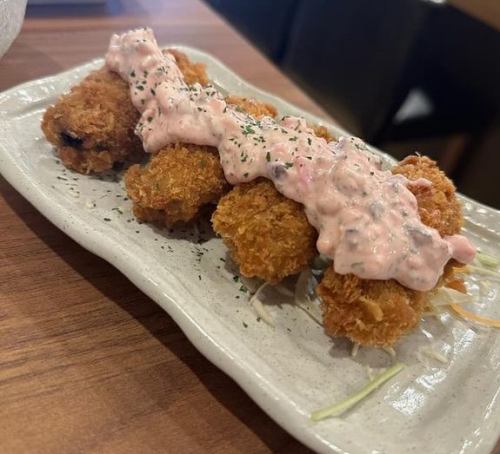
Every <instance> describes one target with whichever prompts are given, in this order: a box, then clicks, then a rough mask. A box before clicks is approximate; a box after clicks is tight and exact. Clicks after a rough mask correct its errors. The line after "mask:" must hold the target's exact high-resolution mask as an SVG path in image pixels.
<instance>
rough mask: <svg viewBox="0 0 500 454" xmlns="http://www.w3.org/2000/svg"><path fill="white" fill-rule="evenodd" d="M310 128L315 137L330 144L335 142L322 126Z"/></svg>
mask: <svg viewBox="0 0 500 454" xmlns="http://www.w3.org/2000/svg"><path fill="white" fill-rule="evenodd" d="M310 128H311V129H312V130H313V132H314V135H315V136H317V137H323V139H325V140H326V141H327V142H332V141H334V140H337V139H336V138H335V137H334V136H332V135H331V134H330V131H328V129H326V127H325V126H323V125H312V126H310Z"/></svg>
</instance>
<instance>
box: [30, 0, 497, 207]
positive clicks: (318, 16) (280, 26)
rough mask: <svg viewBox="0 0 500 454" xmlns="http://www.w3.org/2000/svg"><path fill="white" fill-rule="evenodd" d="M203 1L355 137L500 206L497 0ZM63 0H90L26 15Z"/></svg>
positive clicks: (40, 0)
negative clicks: (431, 165)
mask: <svg viewBox="0 0 500 454" xmlns="http://www.w3.org/2000/svg"><path fill="white" fill-rule="evenodd" d="M158 1H159V2H161V1H164V2H168V1H169V0H158ZM204 1H205V3H207V4H208V5H209V6H210V7H211V8H213V9H214V10H215V11H216V12H218V13H219V14H220V15H221V16H223V17H224V18H225V19H226V20H227V21H228V22H229V23H230V24H232V25H233V26H234V27H235V28H236V29H237V30H238V31H239V32H240V33H241V34H243V35H244V36H245V37H246V38H247V39H248V40H249V41H250V42H252V43H253V44H254V45H255V46H256V47H257V48H258V49H260V50H261V52H263V53H264V54H265V55H266V56H267V57H268V58H269V59H270V60H272V61H273V62H274V63H275V64H276V65H277V66H278V67H279V68H280V69H281V70H282V71H283V72H284V73H286V74H287V75H288V76H289V77H291V78H292V79H293V80H294V81H295V82H296V83H297V84H298V85H299V86H300V87H301V88H302V89H303V90H304V91H306V92H307V93H308V94H309V95H310V96H311V97H312V98H313V99H315V100H316V101H317V102H318V103H319V104H320V105H321V106H322V107H323V108H324V110H325V111H327V112H328V113H329V114H330V115H331V116H332V117H333V118H334V119H335V120H336V121H337V122H338V123H340V124H341V125H342V126H344V127H345V128H346V129H348V130H349V131H351V132H352V134H355V135H358V136H360V137H362V138H363V139H365V140H366V141H368V142H370V143H371V144H373V145H375V146H377V147H379V148H381V149H383V150H385V151H387V152H389V153H390V154H392V155H394V156H395V157H396V158H398V159H401V158H403V157H404V156H406V155H408V154H411V153H415V152H420V153H422V154H426V155H429V156H431V157H432V158H434V159H436V160H437V161H439V163H440V165H441V166H442V168H443V169H444V170H445V171H446V172H447V173H448V174H449V175H450V176H451V177H452V178H453V179H454V181H455V183H456V185H457V186H458V188H459V190H460V191H461V192H463V193H465V194H466V195H468V196H470V197H473V198H475V199H477V200H479V201H481V202H483V203H486V204H489V205H491V206H494V207H496V208H500V190H499V189H497V187H496V179H497V178H499V180H500V177H499V176H498V171H499V170H500V0H448V1H447V0H433V1H431V0H204ZM117 2H118V3H119V0H108V2H106V1H105V0H87V3H94V6H91V5H90V6H89V7H95V4H96V3H98V4H100V6H99V8H102V10H103V11H105V10H106V9H107V10H109V11H110V12H111V11H112V10H113V8H115V7H116V5H117ZM48 3H50V4H52V6H47V4H48ZM63 3H64V4H68V3H75V4H80V6H79V7H80V8H81V7H82V6H81V5H82V3H85V0H80V1H78V0H65V1H63V0H29V2H28V10H27V14H28V16H29V15H42V16H43V15H45V14H47V15H50V11H51V10H53V8H59V7H58V6H56V5H57V4H63ZM40 4H44V5H42V6H40ZM75 6H76V5H75ZM64 8H66V9H67V11H69V9H68V8H71V6H65V7H64ZM69 14H72V13H69Z"/></svg>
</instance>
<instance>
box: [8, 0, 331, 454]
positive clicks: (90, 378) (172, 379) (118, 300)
mask: <svg viewBox="0 0 500 454" xmlns="http://www.w3.org/2000/svg"><path fill="white" fill-rule="evenodd" d="M53 14H54V10H53V9H52V8H51V9H50V10H48V9H46V8H41V7H39V8H37V9H35V10H31V11H30V14H29V15H28V18H27V19H26V22H25V24H24V27H23V29H22V32H21V34H20V36H19V38H18V39H17V41H16V42H15V43H14V45H13V46H12V48H11V49H10V51H9V52H8V53H7V54H6V55H5V57H4V58H3V59H2V60H1V62H0V90H4V89H6V88H9V87H11V86H13V85H15V84H18V83H21V82H24V81H26V80H29V79H34V78H38V77H41V76H45V75H48V74H51V73H57V72H59V71H61V70H64V69H67V68H69V67H71V66H73V65H77V64H79V63H82V62H85V61H86V60H89V59H91V58H93V57H97V56H102V55H103V53H104V52H105V49H106V47H107V45H108V42H109V38H110V35H111V33H112V32H116V31H120V30H125V29H128V28H131V27H135V26H139V25H150V26H152V27H154V29H155V32H156V35H157V37H158V40H159V42H160V43H185V44H190V45H193V46H196V47H199V48H201V49H204V50H207V51H208V52H210V53H212V54H213V55H215V56H217V57H218V58H219V59H221V60H222V61H224V62H225V63H227V65H228V66H229V67H231V68H234V69H235V70H236V71H237V72H238V73H239V74H241V75H242V76H243V77H245V78H246V79H248V80H250V81H251V82H253V83H254V84H256V85H258V86H261V87H263V88H265V89H267V90H270V91H272V92H274V93H276V94H278V95H280V96H282V97H284V98H286V99H288V100H290V101H292V102H294V103H296V104H298V105H300V106H302V107H304V108H307V109H309V110H310V111H313V112H316V113H319V114H321V111H320V109H319V108H318V107H316V106H315V104H314V103H313V102H312V101H311V100H309V99H308V98H307V97H306V96H305V95H304V94H303V93H302V92H301V91H300V90H298V89H297V88H296V87H295V86H294V85H293V84H292V83H291V82H290V81H289V80H288V79H287V78H286V77H284V76H283V75H282V74H281V73H280V72H279V71H278V70H277V69H276V68H275V67H274V66H273V65H272V64H271V63H269V61H267V60H266V59H265V58H263V57H262V56H261V55H260V54H259V53H258V52H257V51H256V50H255V49H254V48H253V47H251V46H250V45H249V44H248V43H247V42H246V41H245V40H244V39H242V38H241V37H240V36H239V35H238V34H237V33H236V32H235V31H234V30H233V29H231V27H230V26H228V25H227V24H226V23H224V22H223V21H222V20H221V19H220V18H219V17H218V16H217V15H216V14H215V13H213V12H212V11H211V10H209V9H208V7H206V6H205V5H204V4H202V3H200V2H198V1H194V0H193V1H188V0H176V1H172V0H168V1H167V0H165V1H164V0H162V1H158V0H151V1H146V0H135V1H134V0H122V1H121V2H119V1H114V2H113V1H111V0H110V1H109V2H108V7H107V8H95V7H94V8H89V9H88V10H87V14H88V15H87V16H85V15H83V16H82V14H85V10H82V9H81V8H80V9H78V14H79V15H78V16H77V15H76V14H75V13H72V10H71V8H61V9H60V12H59V16H58V17H54V16H53ZM72 15H73V17H72ZM0 231H1V236H2V240H1V242H0V352H1V354H0V452H2V453H12V452H16V453H18V452H30V453H31V452H32V453H51V454H52V453H72V452H82V451H86V452H87V451H91V452H99V453H103V452H113V453H134V454H135V453H147V452H167V451H168V452H175V451H178V452H183V453H184V452H205V451H207V452H208V451H210V452H234V451H240V452H252V453H253V452H287V453H288V452H305V451H307V450H306V448H305V447H304V446H302V445H301V444H300V443H299V442H297V441H295V440H294V439H293V438H292V437H290V436H289V435H288V434H287V433H286V432H285V431H284V430H282V429H281V428H280V427H279V426H278V425H277V424H275V423H274V422H273V421H272V420H271V419H270V418H269V417H268V416H267V415H265V414H264V413H263V412H262V411H261V410H260V409H259V408H258V407H257V406H256V405H255V404H254V403H253V401H252V400H250V399H249V398H248V397H247V395H246V394H245V393H244V392H243V391H242V390H241V389H240V388H239V387H238V385H236V384H235V383H234V382H233V381H232V380H231V379H230V378H229V377H227V376H226V375H225V374H224V373H222V372H221V371H220V370H218V369H217V368H216V367H215V366H213V365H212V364H211V363H209V362H208V361H207V360H206V359H205V358H204V357H203V356H202V355H201V354H200V353H198V351H197V350H196V349H195V348H194V347H193V346H192V345H191V344H190V343H189V341H188V340H187V339H186V337H185V336H184V334H183V333H182V332H181V331H180V329H179V328H178V327H177V325H176V324H175V323H174V322H173V321H172V319H171V318H170V317H169V316H168V315H167V314H165V313H164V312H163V311H162V310H161V309H160V308H159V306H157V305H156V304H155V303H154V302H153V301H151V300H150V299H149V298H147V297H146V296H145V295H144V294H142V293H141V292H140V291H139V290H138V289H137V288H135V287H134V286H133V285H132V284H131V283H130V282H129V281H128V280H127V279H126V278H125V277H124V276H123V275H122V274H120V273H119V272H118V271H117V270H116V269H114V268H113V267H112V266H110V265H108V264H107V263H106V262H104V261H103V260H101V259H99V258H97V257H95V256H94V255H92V254H90V253H89V252H87V251H86V250H84V249H82V248H81V247H80V246H78V245H77V244H76V243H75V242H73V241H72V240H71V239H70V238H68V237H67V236H66V235H65V234H63V233H62V232H60V231H59V230H58V229H56V228H55V227H54V226H52V224H50V222H48V221H47V220H46V219H45V218H44V217H43V216H42V215H40V214H39V213H38V212H37V211H36V210H35V209H34V208H33V207H32V206H31V205H30V204H29V203H28V202H26V201H25V200H24V199H23V198H22V197H21V196H20V195H19V194H18V193H17V192H16V191H15V190H14V189H12V187H10V186H9V185H8V184H7V183H6V182H5V180H3V179H1V180H0Z"/></svg>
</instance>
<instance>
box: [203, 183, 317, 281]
mask: <svg viewBox="0 0 500 454" xmlns="http://www.w3.org/2000/svg"><path fill="white" fill-rule="evenodd" d="M212 224H213V227H214V230H215V231H216V232H217V233H218V234H219V235H220V236H221V237H222V239H223V240H224V243H225V244H226V245H227V247H228V248H229V251H230V253H231V255H232V257H233V258H234V260H235V261H236V263H237V264H239V267H240V272H241V274H243V275H244V276H246V277H259V278H261V279H264V280H266V281H268V282H279V281H281V280H282V279H283V278H284V277H286V276H289V275H291V274H295V273H298V272H299V271H301V270H303V269H304V268H306V267H307V266H308V264H309V263H310V261H311V260H312V258H313V257H314V256H315V255H316V248H315V243H316V238H317V234H316V231H315V230H314V228H313V227H311V226H310V225H309V223H308V222H307V218H306V215H305V213H304V208H303V207H302V205H300V204H299V203H297V202H294V201H293V200H290V199H287V198H286V197H285V196H283V195H281V194H280V193H279V192H278V191H276V189H275V188H274V186H273V184H272V182H270V181H269V180H265V179H258V180H255V181H253V182H251V183H248V184H242V185H240V186H237V187H235V188H234V189H233V190H232V191H231V192H229V193H228V194H227V195H226V196H224V197H223V198H222V199H221V200H220V202H219V204H218V206H217V210H216V211H215V213H214V215H213V217H212Z"/></svg>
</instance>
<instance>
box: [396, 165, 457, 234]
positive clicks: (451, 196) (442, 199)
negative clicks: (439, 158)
mask: <svg viewBox="0 0 500 454" xmlns="http://www.w3.org/2000/svg"><path fill="white" fill-rule="evenodd" d="M392 173H394V174H401V175H404V176H405V177H407V178H408V179H409V180H417V179H418V178H426V179H427V180H429V181H430V182H431V183H432V185H431V186H430V187H427V186H423V185H412V186H409V187H408V189H409V190H410V191H411V192H413V194H414V195H415V197H416V198H417V202H418V212H419V214H420V218H421V219H422V222H423V223H424V224H426V225H428V226H429V227H433V228H435V229H436V230H437V231H438V232H439V233H440V234H441V236H446V235H454V234H456V233H459V232H460V230H461V228H462V225H463V217H462V207H461V205H460V202H459V201H458V199H457V196H456V193H455V186H454V184H453V182H452V181H451V180H450V179H449V178H448V177H447V176H446V175H445V174H444V172H443V171H442V170H441V169H440V168H439V167H438V165H437V164H436V162H434V161H433V160H432V159H430V158H428V157H427V156H408V157H407V158H405V159H404V160H403V161H401V162H400V163H399V164H398V165H396V166H395V167H394V168H393V169H392Z"/></svg>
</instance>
